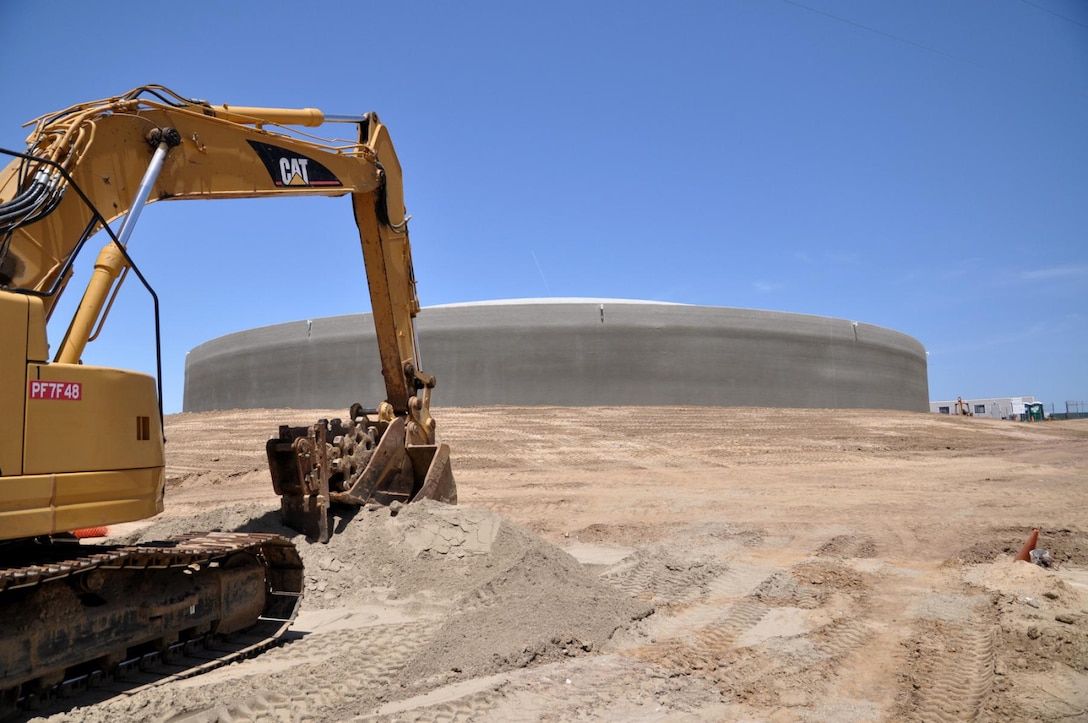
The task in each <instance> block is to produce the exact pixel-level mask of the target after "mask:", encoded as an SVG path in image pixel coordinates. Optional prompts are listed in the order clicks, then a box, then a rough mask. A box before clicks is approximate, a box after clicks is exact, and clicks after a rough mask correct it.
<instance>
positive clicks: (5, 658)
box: [0, 532, 303, 718]
mask: <svg viewBox="0 0 1088 723" xmlns="http://www.w3.org/2000/svg"><path fill="white" fill-rule="evenodd" d="M3 553H4V554H3V557H2V562H0V565H2V567H0V616H2V619H4V621H5V624H4V626H3V633H2V635H0V718H4V717H7V716H10V715H13V714H16V713H17V712H18V711H19V710H33V709H36V708H39V707H41V706H42V705H44V704H48V703H49V701H50V700H51V699H53V698H58V697H71V696H76V697H79V695H80V692H81V691H84V690H86V689H91V688H96V687H99V686H103V687H105V688H107V689H108V688H109V686H110V685H114V683H115V682H116V681H119V680H122V679H125V678H128V679H129V682H128V683H122V684H120V685H119V687H118V686H115V687H117V689H118V690H123V689H128V691H129V692H131V690H132V689H133V688H143V687H147V686H148V685H158V684H162V683H164V682H167V681H170V680H176V679H178V678H185V677H191V676H193V675H197V674H200V673H202V672H205V671H207V670H210V669H211V668H215V667H219V666H221V665H226V664H228V663H230V662H233V661H235V660H239V659H241V658H245V657H249V656H251V655H255V654H256V653H258V652H260V651H262V650H265V649H267V648H268V647H270V646H272V645H274V644H276V642H277V641H279V640H280V639H281V638H282V636H283V635H284V634H285V633H286V632H287V629H288V627H289V626H290V624H291V621H292V620H294V618H295V615H296V614H297V612H298V608H299V604H300V603H301V599H302V583H303V566H302V561H301V558H300V557H299V554H298V551H297V550H296V549H295V547H294V545H293V544H292V543H291V542H290V541H289V540H287V539H286V538H283V537H280V536H277V535H270V534H254V533H229V532H209V533H192V534H187V535H182V536H178V537H173V538H170V539H169V540H165V541H162V542H151V543H144V544H140V545H130V546H127V545H116V546H115V545H85V544H79V543H77V542H74V541H57V540H51V541H45V542H40V541H25V542H21V543H16V544H9V545H5V546H4V550H3ZM133 679H135V684H134V683H133V682H132V681H133Z"/></svg>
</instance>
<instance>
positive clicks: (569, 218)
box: [0, 0, 1088, 412]
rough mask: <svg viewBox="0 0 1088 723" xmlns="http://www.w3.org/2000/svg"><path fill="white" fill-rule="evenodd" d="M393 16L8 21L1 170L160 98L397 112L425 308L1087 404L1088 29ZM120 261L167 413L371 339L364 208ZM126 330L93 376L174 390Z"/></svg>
mask: <svg viewBox="0 0 1088 723" xmlns="http://www.w3.org/2000/svg"><path fill="white" fill-rule="evenodd" d="M390 5H392V7H386V6H385V5H384V4H375V3H356V2H342V3H310V4H301V5H300V4H298V3H286V2H277V1H270V2H261V3H243V2H233V3H232V2H206V1H201V0H190V1H189V2H186V3H182V4H179V5H174V6H170V7H165V6H162V7H160V6H149V5H148V4H147V3H146V2H129V1H127V0H126V1H121V2H102V3H85V2H73V1H71V0H68V1H64V0H61V1H58V2H52V3H41V2H37V0H34V1H33V2H29V1H24V0H4V2H3V3H0V65H2V67H4V68H5V69H6V72H5V80H4V84H5V88H6V92H5V98H6V99H7V102H6V103H4V104H3V107H2V108H0V146H3V147H6V148H14V149H21V148H22V147H23V143H24V139H25V137H26V134H27V129H25V128H22V127H21V126H22V124H23V123H24V122H26V121H28V120H30V119H32V118H35V117H37V116H39V115H41V114H43V113H46V112H49V111H54V110H59V109H61V108H64V107H67V106H69V105H72V104H74V103H77V102H82V101H87V100H94V99H98V98H105V97H108V96H112V95H117V94H120V93H123V92H125V91H127V90H130V89H132V88H134V87H137V86H139V85H144V84H148V83H157V84H162V85H166V86H167V87H170V88H172V89H173V90H175V91H177V92H179V93H180V94H182V95H185V96H188V97H195V98H202V99H206V100H209V101H210V102H212V103H231V104H235V105H263V106H282V107H303V106H307V107H317V108H320V109H321V110H323V111H325V112H327V113H340V114H348V113H361V112H366V111H376V112H378V114H379V115H380V116H381V118H382V120H383V121H384V122H385V123H386V124H387V125H388V126H389V128H390V131H391V133H392V136H393V140H394V143H395V144H396V146H397V151H398V153H399V155H400V158H401V162H402V165H403V167H404V174H405V195H406V202H407V206H408V211H409V212H410V213H411V214H412V215H413V219H412V243H413V253H414V258H415V266H416V274H417V277H418V279H419V292H420V297H421V301H422V303H423V305H424V306H427V305H434V304H446V303H456V302H463V301H479V300H488V299H506V298H524V297H546V296H556V297H572V296H584V297H608V298H630V299H648V300H660V301H671V302H683V303H690V304H702V305H711V306H732V307H744V308H759V309H771V310H777V311H788V312H796V313H805V314H817V315H824V316H832V317H839V318H845V319H851V320H857V321H862V322H866V323H870V324H876V325H879V326H885V327H889V328H892V329H895V330H898V331H901V332H904V333H906V334H909V335H911V336H913V337H915V338H917V339H918V340H919V341H920V342H922V344H924V345H925V347H926V349H927V350H928V352H929V383H930V397H931V398H932V399H949V398H955V397H956V396H957V395H962V396H964V397H981V396H1010V395H1025V394H1032V395H1035V396H1036V397H1037V398H1040V399H1042V400H1043V401H1045V402H1047V403H1048V405H1049V404H1054V405H1055V410H1056V411H1064V402H1065V401H1066V400H1088V371H1086V369H1088V364H1086V361H1085V360H1086V359H1088V242H1086V241H1088V240H1086V229H1088V133H1086V129H1088V4H1086V3H1084V2H1082V1H1081V0H1030V1H1029V0H955V1H954V2H948V0H882V1H881V2H871V1H869V0H796V1H794V0H717V1H714V2H710V1H707V2H677V3H648V2H620V1H618V0H616V1H612V2H548V3H510V2H486V3H485V2H461V3H454V2H448V1H447V2H438V1H435V2H428V1H422V0H420V1H417V2H409V3H397V4H390ZM344 131H345V128H344V127H343V126H337V127H333V130H332V131H331V133H332V134H336V133H339V134H341V135H343V134H344ZM130 249H131V251H132V253H133V254H134V255H135V257H136V260H137V263H139V264H140V267H141V269H142V270H143V271H144V273H145V274H146V275H147V276H148V277H149V278H150V279H151V281H152V283H153V284H154V285H155V287H156V290H157V291H158V293H159V296H160V299H161V303H162V320H163V352H164V376H165V378H164V387H165V393H164V397H165V400H164V401H165V407H166V411H167V412H176V411H180V409H181V396H182V384H183V375H184V356H185V353H186V351H188V350H189V349H191V348H192V347H194V346H196V345H198V344H200V343H201V342H203V341H206V340H208V339H211V338H214V337H217V336H220V335H222V334H226V333H229V332H232V331H238V330H242V329H248V328H252V327H255V326H262V325H266V324H275V323H279V322H284V321H292V320H297V319H306V318H314V317H320V316H330V315H337V314H349V313H355V312H361V311H368V310H369V299H368V296H367V292H366V283H365V277H364V274H363V268H362V260H361V255H360V252H359V249H358V245H357V235H356V231H355V228H354V223H353V221H352V215H351V209H350V203H349V201H348V200H347V199H306V200H302V199H276V200H271V199H260V200H248V201H218V202H182V203H158V204H153V205H152V206H151V207H149V208H148V209H147V210H146V212H145V213H144V214H143V215H142V217H141V219H140V222H139V224H138V226H137V228H136V231H135V234H134V236H133V238H132V241H131V244H130ZM87 256H88V257H89V258H88V261H90V260H93V254H91V253H88V254H87ZM77 292H78V289H76V288H75V287H73V289H71V290H69V293H68V297H69V298H71V297H76V296H78V293H77ZM66 300H68V299H66ZM73 303H74V299H73ZM119 304H120V305H121V308H119V309H118V310H116V311H115V312H114V314H113V316H112V317H111V325H110V326H109V328H108V330H107V332H106V333H104V334H103V336H102V338H101V339H100V340H99V341H97V342H95V343H93V344H92V345H91V346H90V347H88V352H87V353H86V354H85V359H86V361H87V362H88V363H94V364H107V365H113V366H122V367H126V368H137V369H144V370H152V369H153V367H154V361H153V359H154V355H153V343H152V336H151V335H150V330H151V321H150V318H151V317H150V315H149V313H148V312H147V308H148V303H147V302H146V296H145V295H144V294H143V292H142V291H141V290H140V289H139V288H138V287H137V286H136V285H135V284H129V285H126V288H125V290H124V291H123V292H122V297H121V301H120V302H119ZM60 333H61V332H60V331H57V330H52V334H53V340H54V343H56V341H58V340H59V338H60ZM345 373H350V372H349V371H345ZM436 402H437V403H438V404H441V401H440V399H436ZM1048 409H1049V407H1048Z"/></svg>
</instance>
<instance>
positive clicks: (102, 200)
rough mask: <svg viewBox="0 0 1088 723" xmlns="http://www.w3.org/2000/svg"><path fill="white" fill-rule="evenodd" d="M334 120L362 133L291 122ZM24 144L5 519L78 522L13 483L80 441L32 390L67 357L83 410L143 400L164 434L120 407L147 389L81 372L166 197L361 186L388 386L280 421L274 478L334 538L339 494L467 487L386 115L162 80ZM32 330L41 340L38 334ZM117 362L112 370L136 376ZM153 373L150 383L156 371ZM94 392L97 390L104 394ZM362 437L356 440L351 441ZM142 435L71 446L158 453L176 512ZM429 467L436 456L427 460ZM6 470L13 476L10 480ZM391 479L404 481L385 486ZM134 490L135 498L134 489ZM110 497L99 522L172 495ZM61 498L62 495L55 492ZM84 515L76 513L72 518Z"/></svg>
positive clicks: (11, 179)
mask: <svg viewBox="0 0 1088 723" xmlns="http://www.w3.org/2000/svg"><path fill="white" fill-rule="evenodd" d="M327 123H348V124H351V125H354V126H355V127H356V128H357V135H356V137H355V138H354V139H352V140H350V141H339V142H334V141H329V140H324V139H320V138H317V137H315V136H312V135H309V134H308V132H306V131H302V130H298V129H297V128H296V129H294V130H289V128H288V127H298V128H311V127H317V126H322V125H324V124H327ZM9 155H14V156H16V157H15V158H14V160H12V162H11V163H9V164H8V166H7V167H6V168H4V169H2V170H0V301H3V303H4V305H5V306H3V307H0V314H7V315H10V316H12V318H17V319H24V318H25V319H29V321H27V322H25V323H23V322H20V324H21V325H20V326H19V327H18V329H17V331H18V332H19V333H21V334H22V340H16V339H9V338H8V336H9V334H8V330H7V328H5V331H4V336H5V339H4V346H6V347H8V348H9V350H10V349H15V348H18V349H19V350H20V351H19V353H20V354H22V351H23V347H25V348H26V351H27V354H26V355H25V356H22V358H21V359H18V358H14V357H15V355H12V354H11V352H10V351H9V355H11V356H13V358H12V359H3V358H0V367H3V369H5V370H6V369H8V368H9V367H10V368H11V369H17V368H20V367H21V366H26V367H27V371H26V373H25V374H20V375H18V376H19V378H18V379H17V380H15V381H14V384H12V382H10V381H9V380H8V378H7V377H5V380H4V382H3V384H4V385H6V386H12V389H3V390H0V410H2V414H3V420H4V421H2V422H0V425H3V431H8V430H11V431H14V430H17V429H18V430H20V434H19V437H20V440H19V443H17V444H16V443H14V442H13V441H12V438H10V437H9V438H7V439H8V441H7V442H3V443H0V518H2V517H3V516H4V514H5V513H10V514H12V515H17V514H18V513H20V512H27V511H28V510H21V509H20V506H21V505H24V506H26V507H28V508H34V510H35V514H38V517H39V518H41V519H42V520H43V522H42V523H41V524H31V523H27V524H25V525H23V526H22V527H21V528H20V529H21V531H22V532H23V533H25V532H28V531H29V532H31V533H32V534H50V533H52V532H55V531H57V530H58V529H70V527H69V528H65V527H64V526H63V525H62V524H61V523H59V522H58V520H57V518H58V515H57V514H55V512H54V513H50V514H40V513H41V509H38V507H36V505H38V504H39V502H30V501H26V502H25V503H24V502H22V501H19V500H16V499H14V498H15V497H17V496H18V495H17V494H15V493H5V492H4V491H3V490H5V489H8V490H10V489H13V488H14V487H13V486H12V485H11V484H4V483H5V482H7V483H12V482H14V477H15V476H18V475H23V476H25V475H27V474H30V473H31V472H33V473H34V474H48V473H52V472H53V470H51V469H49V465H48V464H44V463H43V462H42V461H41V460H42V459H44V455H45V451H46V448H48V451H49V453H50V454H53V455H54V456H55V455H57V454H60V455H61V457H64V456H65V455H66V454H67V452H66V451H65V449H64V447H63V446H57V445H55V444H52V445H49V444H45V443H44V442H42V441H41V438H45V437H48V436H49V435H50V434H51V433H55V432H51V428H52V425H55V424H59V423H60V421H61V420H62V419H63V418H64V417H65V416H66V415H65V414H64V413H68V414H70V413H71V412H72V409H71V408H69V409H66V410H63V412H64V413H62V412H58V411H57V410H56V408H55V406H56V405H52V406H50V405H43V404H40V403H39V402H43V401H53V400H40V399H38V398H37V397H35V396H34V395H33V394H32V393H31V392H29V391H27V390H28V389H31V388H32V386H33V385H31V381H39V380H43V379H46V378H47V377H49V376H50V373H52V374H53V376H57V375H60V378H58V379H56V380H55V382H56V383H61V384H68V385H69V386H67V387H61V389H62V393H65V392H64V390H68V391H67V393H68V394H70V395H71V394H80V395H87V396H82V399H84V400H88V403H86V404H84V405H83V407H82V408H81V409H80V411H85V412H86V414H87V415H88V419H87V422H86V424H87V426H88V427H92V426H94V417H95V415H96V414H97V415H99V416H100V417H101V419H106V418H109V419H110V420H111V422H110V424H121V423H124V424H126V425H128V427H129V428H131V426H130V425H129V423H127V422H121V420H122V419H123V418H124V417H125V416H134V417H135V418H136V420H137V421H136V426H137V430H138V434H137V437H139V438H140V439H138V440H136V441H138V442H147V441H150V440H148V439H143V437H158V438H159V440H160V441H161V429H160V428H159V425H158V424H149V423H148V422H147V421H146V417H147V410H146V405H144V406H141V407H140V408H139V409H138V410H135V411H134V412H133V411H129V412H125V413H119V412H116V410H115V409H112V408H111V405H113V406H114V407H115V406H116V397H117V395H122V394H123V395H127V396H129V397H132V396H133V395H135V396H136V397H141V396H146V393H142V394H135V392H133V391H132V390H131V389H128V388H127V387H126V388H124V389H122V388H121V387H118V388H117V389H114V390H113V391H112V394H110V395H108V396H105V397H104V396H102V395H97V394H93V392H94V390H95V386H94V385H95V384H96V382H95V380H93V379H87V380H82V377H80V373H81V372H85V371H86V369H82V370H81V367H82V365H81V358H82V355H83V351H84V348H85V345H86V344H87V343H88V341H89V340H90V339H91V338H93V336H94V335H95V333H96V332H95V329H97V328H98V327H99V326H100V325H101V323H102V322H103V321H104V318H105V316H106V315H107V314H108V310H109V306H110V303H111V301H110V300H111V297H112V296H113V295H114V294H115V293H116V289H117V287H118V286H119V285H120V283H121V282H122V281H123V280H124V279H125V277H126V275H127V274H128V272H129V270H130V269H131V267H132V262H131V258H130V256H129V254H128V252H127V244H128V242H129V240H130V238H131V234H132V231H133V228H134V227H135V224H136V221H137V219H138V217H139V214H140V212H141V210H142V208H143V207H144V206H145V205H147V204H149V203H152V202H155V201H165V200H190V199H232V198H257V197H275V196H307V195H320V196H343V195H348V194H350V195H351V200H352V207H353V211H354V215H355V220H356V224H357V226H358V229H359V239H360V244H361V246H362V252H363V258H364V265H365V269H366V275H367V281H368V284H369V288H370V295H371V302H372V310H373V317H374V324H375V331H376V335H377V342H378V348H379V350H380V356H381V368H382V375H383V377H384V380H385V386H386V399H385V400H384V402H383V403H382V404H380V405H378V407H377V408H376V409H373V410H367V409H365V408H363V407H362V406H361V405H354V406H353V407H352V410H351V418H350V419H349V420H348V421H347V422H341V421H340V420H333V423H332V424H330V423H328V422H326V421H325V420H322V421H321V422H319V423H318V425H314V427H313V428H303V429H301V430H300V429H298V428H295V430H294V431H293V432H292V431H291V429H290V428H286V427H283V428H281V430H280V431H281V434H280V437H279V438H278V439H273V440H271V441H270V442H269V448H268V456H269V462H270V465H271V470H272V476H273V483H274V485H275V488H276V491H277V492H278V493H279V494H281V496H282V498H283V509H284V515H285V518H286V519H287V520H288V521H289V522H291V523H292V524H294V525H295V526H297V527H299V528H300V529H304V530H305V531H306V532H307V533H308V534H312V535H313V536H316V537H319V538H323V539H327V534H328V533H327V514H328V509H329V505H330V504H331V503H332V502H335V501H340V502H345V503H348V504H363V503H365V502H367V501H373V500H379V501H390V500H391V499H404V500H405V501H409V500H411V499H416V498H418V497H419V496H420V493H421V492H423V493H424V496H433V497H437V498H440V499H444V500H446V501H454V500H455V499H456V491H455V486H454V483H453V479H452V474H451V473H450V471H449V459H448V449H446V448H445V446H444V445H438V444H437V443H436V439H435V431H434V429H435V424H434V420H433V418H432V417H431V416H430V412H429V402H430V391H431V389H432V388H433V387H434V378H433V377H431V376H429V375H427V374H425V373H424V372H423V371H422V370H421V368H420V360H419V343H418V339H417V336H416V331H415V324H414V317H415V316H416V314H417V313H418V312H419V301H418V296H417V292H416V282H415V276H414V272H413V269H412V257H411V246H410V243H409V237H408V228H407V217H406V215H405V207H404V193H403V187H402V179H401V168H400V163H399V161H398V159H397V155H396V152H395V150H394V148H393V144H392V142H391V140H390V137H389V132H388V130H387V129H386V127H385V126H384V125H383V124H382V123H381V122H380V121H379V119H378V117H377V116H376V115H375V114H373V113H369V114H366V115H358V116H330V115H326V114H324V113H322V112H321V111H319V110H316V109H313V108H303V109H282V108H255V107H240V106H229V105H212V104H210V103H207V102H204V101H197V100H191V99H186V98H183V97H181V96H179V95H177V94H175V93H173V92H172V91H169V90H167V89H166V88H163V87H161V86H147V87H143V88H138V89H135V90H133V91H131V92H129V93H126V94H124V95H122V96H118V97H114V98H108V99H105V100H101V101H95V102H90V103H83V104H80V105H76V106H73V107H71V108H68V109H66V110H63V111H60V112H57V113H53V114H50V115H47V116H43V117H42V118H39V119H38V120H37V121H35V122H34V129H33V131H32V133H31V134H30V137H29V138H28V141H27V150H26V152H25V153H23V154H10V153H9ZM119 219H120V220H121V223H120V227H119V229H118V230H116V231H115V230H114V228H113V227H114V226H115V225H116V224H115V222H116V221H118V220H119ZM103 229H107V231H108V233H109V235H110V236H111V238H110V240H109V242H108V243H107V244H106V245H105V247H104V248H103V250H102V252H101V254H100V255H99V258H98V261H97V262H96V264H95V269H94V272H93V273H92V278H91V280H90V281H89V283H88V285H87V289H86V291H85V292H84V295H83V297H82V300H81V302H80V304H79V307H78V310H77V311H76V313H75V315H74V317H73V319H72V321H71V323H70V325H69V327H68V331H67V333H66V335H65V337H64V340H63V341H62V342H61V344H60V345H59V348H58V351H57V353H56V356H55V357H54V359H53V360H52V361H51V362H50V363H46V360H45V359H41V358H38V357H41V356H42V354H41V353H40V351H37V350H39V349H40V348H41V346H42V343H41V342H42V337H43V336H44V328H40V327H42V325H43V323H44V321H43V319H44V318H48V317H49V316H50V315H51V314H52V312H53V311H54V310H55V309H56V302H57V300H58V299H59V298H60V296H61V295H62V294H63V293H64V292H65V289H66V287H67V286H68V282H69V279H70V276H71V264H72V261H73V259H74V257H75V256H76V254H77V253H78V252H79V251H80V249H81V248H82V246H83V245H84V243H85V242H86V241H87V239H88V238H90V237H91V236H92V235H94V234H95V233H96V232H98V231H102V230H103ZM5 309H6V311H4V310H5ZM13 329H14V328H13ZM23 340H29V341H26V343H25V344H24V343H23ZM14 342H17V343H14ZM43 369H44V370H46V372H47V373H45V376H43ZM108 372H109V373H110V374H107V376H110V375H112V377H111V378H116V377H117V375H119V374H122V375H129V374H131V373H127V372H124V373H122V372H119V371H117V370H108ZM77 377H80V378H79V379H76V378H77ZM125 378H126V379H128V377H125ZM13 379H14V377H13ZM72 380H75V381H72ZM72 385H77V386H72ZM137 386H139V387H140V388H141V389H144V388H145V387H146V384H143V383H142V382H141V383H138V384H137ZM33 388H35V389H36V388H38V387H33ZM54 388H56V387H50V389H54ZM77 389H78V392H77V391H72V390H77ZM50 393H52V392H50ZM92 397H93V398H94V399H95V400H96V401H94V402H93V403H90V402H89V400H90V399H91V398H92ZM72 401H75V400H72ZM90 407H94V409H89V408H90ZM155 421H156V422H159V421H161V420H155ZM152 427H154V429H152ZM23 430H25V436H24V433H23ZM390 434H391V435H392V436H391V437H390ZM387 437H388V438H389V440H388V441H387ZM348 438H350V440H349V441H350V443H349V441H345V440H348ZM299 440H302V441H301V442H300V441H299ZM352 440H353V441H352ZM117 444H118V446H121V447H125V446H126V445H125V444H123V443H121V442H118V443H117ZM76 446H79V445H76ZM128 446H134V447H136V448H138V449H139V451H140V454H141V455H142V456H140V455H137V456H138V457H139V460H134V459H130V458H124V459H120V458H122V457H125V455H124V454H119V455H117V456H118V459H120V461H117V462H116V463H113V462H111V459H110V455H109V454H108V453H107V452H98V453H96V452H95V451H93V450H90V449H88V450H85V451H82V452H78V453H76V452H74V453H72V454H71V456H72V457H74V459H71V460H69V461H67V462H66V463H64V462H62V463H61V466H66V467H68V468H71V471H72V472H76V473H79V472H87V471H88V470H89V469H91V468H93V471H94V472H96V473H109V472H112V471H115V469H116V468H121V469H124V470H131V469H133V468H135V467H140V468H144V467H146V468H149V469H153V468H158V472H157V474H155V473H152V474H151V477H153V478H157V479H158V480H159V481H158V483H157V485H158V500H157V502H156V504H157V509H160V510H161V478H162V469H163V463H162V454H161V451H160V452H159V453H158V455H157V457H156V454H155V453H154V452H153V451H151V452H148V451H147V447H148V445H138V444H133V445H128ZM160 446H161V444H160ZM39 448H40V449H39ZM35 450H38V451H37V452H36V451H35ZM378 451H380V452H381V454H380V455H379V454H376V452H378ZM320 460H323V461H320ZM420 466H423V467H424V469H422V470H420V469H417V468H418V467H420ZM432 468H433V469H432ZM364 472H365V474H364ZM4 476H8V477H10V478H12V479H9V480H6V481H5V480H3V477H4ZM364 478H365V479H364ZM425 487H426V488H427V489H424V488H425ZM383 492H395V493H396V494H393V495H392V497H389V496H388V495H386V499H384V500H382V493H383ZM96 494H97V496H98V497H101V498H109V497H110V496H111V495H113V493H112V492H108V491H101V492H99V493H96ZM117 495H119V496H124V495H123V493H122V492H120V491H118V492H117ZM338 495H339V498H337V496H338ZM92 496H93V495H92ZM144 496H147V495H144ZM84 497H86V495H84ZM39 498H40V496H39ZM93 501H94V502H100V503H102V504H100V505H98V509H99V512H100V514H98V516H97V517H98V518H100V519H96V520H95V521H94V522H93V524H95V525H101V524H107V523H113V522H118V521H123V520H124V519H136V518H138V517H142V516H148V514H154V512H155V505H150V506H149V505H148V504H142V505H137V506H132V505H129V508H130V509H127V510H125V511H121V510H120V509H118V510H116V511H113V512H106V511H105V510H107V509H108V508H110V504H108V503H109V500H108V499H98V500H93ZM56 503H57V500H55V499H53V500H51V501H50V506H52V507H56ZM5 511H6V512H5ZM60 517H62V518H63V517H64V516H63V515H61V516H60ZM85 517H86V515H83V516H80V515H75V516H74V517H72V518H71V519H72V523H71V524H75V523H76V522H77V521H85V520H84V518H85ZM46 518H49V521H48V523H46V522H44V520H45V519H46ZM318 518H321V519H318ZM28 519H29V518H28ZM46 527H48V528H51V529H44V528H46ZM13 529H14V528H13Z"/></svg>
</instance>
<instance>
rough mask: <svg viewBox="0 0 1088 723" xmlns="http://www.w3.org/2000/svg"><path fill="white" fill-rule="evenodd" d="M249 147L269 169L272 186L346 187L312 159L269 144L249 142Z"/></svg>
mask: <svg viewBox="0 0 1088 723" xmlns="http://www.w3.org/2000/svg"><path fill="white" fill-rule="evenodd" d="M249 145H250V146H252V147H253V150H254V151H256V152H257V155H258V156H260V158H261V161H262V162H263V163H264V167H265V168H266V169H268V175H270V176H271V177H272V184H273V185H274V186H276V187H278V188H286V187H288V186H290V187H294V188H306V187H314V186H321V187H325V188H329V187H339V186H343V185H344V184H343V183H341V182H340V179H339V178H337V177H336V176H335V175H333V173H332V171H330V170H329V169H328V168H325V166H323V165H321V164H320V163H318V162H317V161H315V160H314V159H312V158H307V157H306V156H303V155H299V154H298V153H296V152H294V151H289V150H287V149H286V148H279V147H277V146H272V145H269V144H267V143H258V142H257V141H249Z"/></svg>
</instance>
